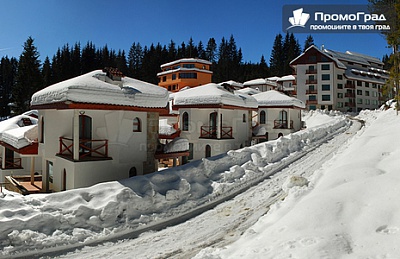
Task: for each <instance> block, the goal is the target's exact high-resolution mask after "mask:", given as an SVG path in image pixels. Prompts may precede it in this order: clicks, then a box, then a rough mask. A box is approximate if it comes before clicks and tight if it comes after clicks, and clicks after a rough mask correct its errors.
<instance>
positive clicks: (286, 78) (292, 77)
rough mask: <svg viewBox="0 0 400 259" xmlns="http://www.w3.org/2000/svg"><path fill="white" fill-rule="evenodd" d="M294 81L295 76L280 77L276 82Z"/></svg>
mask: <svg viewBox="0 0 400 259" xmlns="http://www.w3.org/2000/svg"><path fill="white" fill-rule="evenodd" d="M293 80H296V78H295V77H294V75H287V76H282V77H279V78H278V79H277V80H276V81H277V82H282V81H293Z"/></svg>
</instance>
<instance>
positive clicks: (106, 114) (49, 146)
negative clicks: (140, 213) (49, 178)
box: [39, 110, 147, 191]
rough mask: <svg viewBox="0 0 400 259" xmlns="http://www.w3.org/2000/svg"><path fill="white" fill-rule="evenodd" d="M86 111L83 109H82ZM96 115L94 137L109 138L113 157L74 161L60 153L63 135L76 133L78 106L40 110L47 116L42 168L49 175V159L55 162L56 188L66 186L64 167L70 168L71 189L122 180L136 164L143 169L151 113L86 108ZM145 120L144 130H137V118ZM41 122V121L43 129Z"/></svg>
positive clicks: (68, 180) (142, 124)
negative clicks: (134, 123) (75, 112)
mask: <svg viewBox="0 0 400 259" xmlns="http://www.w3.org/2000/svg"><path fill="white" fill-rule="evenodd" d="M81 112H82V111H81ZM84 112H85V115H87V116H90V117H91V118H92V139H99V140H102V139H108V156H109V157H111V158H112V160H108V161H95V162H82V161H80V162H75V163H74V162H70V161H68V160H66V159H64V158H60V157H56V154H57V153H58V152H59V137H61V136H62V137H67V138H72V137H73V116H74V110H39V118H41V116H43V117H44V136H45V137H44V143H40V145H39V155H41V156H42V168H43V172H44V175H45V177H46V173H45V171H46V164H47V162H46V161H47V160H48V161H52V162H53V166H54V189H55V190H56V191H58V190H61V189H62V186H63V184H62V181H63V175H62V174H63V171H64V169H66V172H67V189H72V188H77V187H83V186H90V185H92V184H94V183H98V182H103V181H110V180H120V179H123V178H127V177H128V176H129V169H130V168H132V167H136V169H137V172H138V174H142V172H143V162H145V161H146V159H147V157H146V151H147V132H146V128H147V113H146V112H136V111H113V110H104V111H103V110H85V111H84ZM135 117H139V118H140V120H141V128H142V131H141V132H133V131H132V129H133V126H132V125H133V121H132V120H133V118H135ZM40 127H41V124H40V123H39V132H40Z"/></svg>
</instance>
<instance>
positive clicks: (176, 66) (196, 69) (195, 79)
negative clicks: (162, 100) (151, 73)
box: [157, 58, 213, 92]
mask: <svg viewBox="0 0 400 259" xmlns="http://www.w3.org/2000/svg"><path fill="white" fill-rule="evenodd" d="M210 66H211V62H210V61H207V60H204V59H198V58H182V59H179V60H175V61H172V62H169V63H165V64H162V65H161V70H162V71H161V72H160V73H158V74H157V77H158V85H159V86H161V87H164V88H165V89H167V90H168V91H170V92H177V91H179V90H181V89H182V88H184V87H187V86H189V87H196V86H199V85H204V84H208V83H211V78H212V74H213V72H212V71H211V70H210Z"/></svg>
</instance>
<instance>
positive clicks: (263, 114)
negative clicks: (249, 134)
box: [260, 111, 267, 124]
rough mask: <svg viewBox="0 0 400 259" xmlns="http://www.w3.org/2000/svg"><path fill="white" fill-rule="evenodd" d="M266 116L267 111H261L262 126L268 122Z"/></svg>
mask: <svg viewBox="0 0 400 259" xmlns="http://www.w3.org/2000/svg"><path fill="white" fill-rule="evenodd" d="M266 117H267V116H266V114H265V111H261V112H260V124H265V122H266Z"/></svg>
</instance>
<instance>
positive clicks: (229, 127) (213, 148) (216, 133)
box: [173, 83, 257, 160]
mask: <svg viewBox="0 0 400 259" xmlns="http://www.w3.org/2000/svg"><path fill="white" fill-rule="evenodd" d="M173 107H174V109H178V110H179V124H180V129H181V133H180V137H182V138H186V139H187V140H188V141H189V152H190V155H189V158H188V159H189V160H197V159H201V158H203V157H210V156H214V155H218V154H221V153H224V152H227V151H229V150H231V149H237V148H240V147H244V146H248V145H250V142H251V137H252V133H251V112H252V111H253V110H256V109H257V101H256V100H255V99H254V98H253V97H251V96H249V95H246V94H241V93H237V94H235V93H234V90H233V89H232V88H231V87H229V86H227V85H226V86H221V85H218V84H213V83H210V84H207V85H204V86H199V87H195V88H191V89H187V90H184V91H180V92H177V93H175V94H174V101H173Z"/></svg>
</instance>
